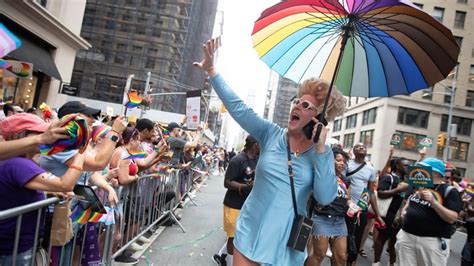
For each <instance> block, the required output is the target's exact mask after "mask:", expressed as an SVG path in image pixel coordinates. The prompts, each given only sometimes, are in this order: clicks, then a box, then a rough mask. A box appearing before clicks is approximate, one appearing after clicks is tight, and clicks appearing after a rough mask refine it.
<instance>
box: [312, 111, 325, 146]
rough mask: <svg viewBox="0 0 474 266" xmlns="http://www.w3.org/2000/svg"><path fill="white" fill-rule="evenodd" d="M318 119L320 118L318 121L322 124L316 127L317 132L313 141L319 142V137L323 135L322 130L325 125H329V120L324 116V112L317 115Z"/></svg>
mask: <svg viewBox="0 0 474 266" xmlns="http://www.w3.org/2000/svg"><path fill="white" fill-rule="evenodd" d="M316 119H318V121H319V122H320V123H321V124H318V127H317V128H316V134H314V138H313V142H314V143H318V141H319V137H320V136H321V131H322V130H323V126H327V125H328V121H327V120H326V118H325V117H324V115H323V113H320V114H318V115H317V116H316Z"/></svg>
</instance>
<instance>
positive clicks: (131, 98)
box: [125, 91, 143, 108]
mask: <svg viewBox="0 0 474 266" xmlns="http://www.w3.org/2000/svg"><path fill="white" fill-rule="evenodd" d="M127 97H128V102H127V103H126V104H125V106H126V107H127V108H136V107H138V106H140V104H141V103H142V100H143V99H142V97H140V96H139V95H138V92H137V91H130V92H129V93H127Z"/></svg>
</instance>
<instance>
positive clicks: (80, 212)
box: [70, 204, 92, 224]
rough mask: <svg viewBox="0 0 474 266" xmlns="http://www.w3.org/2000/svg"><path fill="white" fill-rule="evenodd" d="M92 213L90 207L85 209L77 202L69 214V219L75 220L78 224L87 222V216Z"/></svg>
mask: <svg viewBox="0 0 474 266" xmlns="http://www.w3.org/2000/svg"><path fill="white" fill-rule="evenodd" d="M91 215H92V210H91V208H87V209H86V210H84V209H83V208H82V207H81V206H80V205H79V204H78V205H76V207H75V208H74V210H73V211H72V214H71V216H70V217H71V220H72V221H73V222H76V223H78V224H85V223H87V221H88V220H89V218H90V217H91Z"/></svg>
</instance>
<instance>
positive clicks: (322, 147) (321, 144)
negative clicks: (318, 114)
mask: <svg viewBox="0 0 474 266" xmlns="http://www.w3.org/2000/svg"><path fill="white" fill-rule="evenodd" d="M312 120H313V121H314V122H315V123H316V124H315V125H314V127H313V135H312V137H311V139H314V136H315V135H316V131H317V130H318V127H321V134H320V135H319V140H318V142H316V145H314V148H315V149H316V153H325V152H326V136H327V134H328V128H327V127H325V126H324V124H323V123H321V122H319V120H318V119H316V118H315V117H313V118H312Z"/></svg>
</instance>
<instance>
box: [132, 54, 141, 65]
mask: <svg viewBox="0 0 474 266" xmlns="http://www.w3.org/2000/svg"><path fill="white" fill-rule="evenodd" d="M140 62H141V59H140V57H138V56H131V57H130V65H132V66H140Z"/></svg>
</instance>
